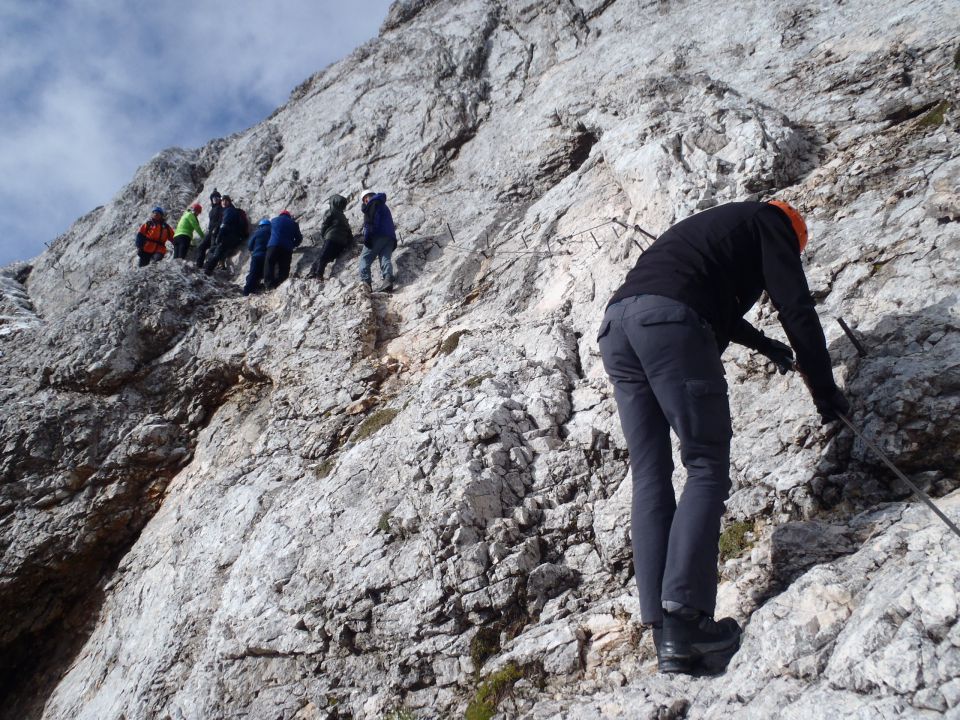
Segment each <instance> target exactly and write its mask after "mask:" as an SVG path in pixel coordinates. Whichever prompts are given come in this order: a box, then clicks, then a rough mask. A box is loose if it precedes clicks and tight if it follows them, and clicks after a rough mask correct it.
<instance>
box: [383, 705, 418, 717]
mask: <svg viewBox="0 0 960 720" xmlns="http://www.w3.org/2000/svg"><path fill="white" fill-rule="evenodd" d="M383 720H417V716H416V715H414V714H413V710H411V709H410V708H405V707H403V706H400V707H395V708H393V709H392V710H391V711H390V712H388V713H387V714H386V715H384V716H383Z"/></svg>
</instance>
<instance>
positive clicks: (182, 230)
mask: <svg viewBox="0 0 960 720" xmlns="http://www.w3.org/2000/svg"><path fill="white" fill-rule="evenodd" d="M201 212H203V208H202V207H200V205H199V204H198V203H194V204H193V205H191V206H190V207H188V208H187V209H186V210H185V211H184V213H183V215H181V216H180V222H178V223H177V229H176V231H174V233H173V257H174V258H177V259H181V260H186V259H187V251H188V250H189V249H190V244H191V243H192V242H193V236H194V233H196V234H197V235H199V236H200V239H201V240H203V230H201V229H200V222H199V221H198V220H197V216H198V215H199V214H200V213H201Z"/></svg>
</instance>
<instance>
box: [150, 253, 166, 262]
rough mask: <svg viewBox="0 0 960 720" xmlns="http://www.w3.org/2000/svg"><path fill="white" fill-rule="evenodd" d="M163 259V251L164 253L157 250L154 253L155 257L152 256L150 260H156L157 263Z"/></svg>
mask: <svg viewBox="0 0 960 720" xmlns="http://www.w3.org/2000/svg"><path fill="white" fill-rule="evenodd" d="M161 260H163V253H162V252H155V253H154V254H153V257H152V258H150V261H151V262H155V263H158V262H160V261H161Z"/></svg>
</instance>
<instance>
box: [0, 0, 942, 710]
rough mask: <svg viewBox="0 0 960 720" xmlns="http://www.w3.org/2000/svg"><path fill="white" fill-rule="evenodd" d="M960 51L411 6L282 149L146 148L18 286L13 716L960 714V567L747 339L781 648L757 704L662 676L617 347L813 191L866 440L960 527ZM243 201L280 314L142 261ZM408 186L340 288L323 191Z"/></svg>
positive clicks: (929, 44)
mask: <svg viewBox="0 0 960 720" xmlns="http://www.w3.org/2000/svg"><path fill="white" fill-rule="evenodd" d="M931 18H936V21H932V20H931ZM958 22H960V7H958V6H957V5H956V4H955V3H947V2H935V1H934V0H907V1H906V2H903V3H900V4H898V5H897V7H896V8H891V7H889V6H884V5H882V4H879V3H871V2H867V1H866V0H857V1H854V2H846V3H841V4H831V3H814V4H807V5H803V6H800V5H797V6H791V7H787V6H783V5H780V4H770V3H759V2H747V3H738V4H736V6H735V7H732V6H731V7H722V8H721V7H718V6H717V5H716V4H715V3H706V2H701V1H699V0H693V1H691V2H688V3H681V4H675V3H667V2H656V3H646V4H643V3H641V4H637V3H624V2H610V1H609V0H562V1H561V2H551V3H548V2H542V1H541V0H524V1H523V2H510V3H507V2H495V1H494V0H467V1H465V2H452V1H448V0H406V1H402V2H397V3H395V4H394V6H393V7H392V8H391V11H390V13H389V15H388V17H387V20H386V21H385V22H384V25H383V27H382V29H381V33H380V36H379V37H378V38H377V39H375V40H373V41H371V42H369V43H367V44H366V45H364V46H362V47H361V48H359V49H357V50H356V51H355V52H354V53H353V54H352V55H351V56H350V57H348V58H346V59H345V60H343V61H342V62H340V63H337V64H335V65H333V66H331V67H329V68H327V69H325V70H323V71H321V72H319V73H317V74H316V75H314V76H312V77H311V78H309V79H307V80H306V81H305V82H304V83H303V84H301V85H300V86H299V87H298V88H296V89H295V90H294V91H293V93H292V95H291V97H290V100H289V101H288V103H287V104H286V105H284V106H283V107H281V108H279V109H278V110H277V111H276V112H275V113H274V114H273V115H271V116H270V117H269V118H268V119H266V120H264V121H263V122H262V123H261V124H259V125H257V126H255V127H253V128H250V129H249V130H247V131H246V132H243V133H239V134H237V135H235V136H232V137H230V138H226V139H222V140H215V141H212V142H211V143H209V144H208V145H207V146H206V147H204V148H202V149H199V150H190V151H185V150H168V151H164V152H163V153H160V154H159V155H158V156H156V157H155V158H153V159H152V160H150V161H149V162H148V163H147V164H146V165H144V167H143V168H141V170H140V171H139V172H138V173H137V175H136V176H135V177H134V179H133V180H132V181H131V183H130V185H128V186H127V187H126V188H125V189H124V190H122V191H121V192H120V193H119V194H118V196H117V197H116V198H115V199H114V200H113V201H112V202H111V203H110V204H109V205H107V206H105V207H102V208H97V209H96V210H93V211H92V212H91V213H89V214H88V215H86V216H85V217H83V218H80V219H79V220H78V221H77V222H76V223H75V224H74V226H73V227H72V228H71V229H70V230H69V231H68V232H67V233H66V234H65V235H64V236H62V237H60V238H58V239H57V240H56V241H55V242H53V243H52V244H51V247H50V249H49V250H48V251H47V252H45V253H44V254H43V255H41V256H40V257H38V258H36V259H35V260H34V261H33V262H32V263H31V264H29V265H25V264H19V265H14V266H10V267H7V268H4V269H2V271H0V380H2V381H0V394H2V402H3V413H2V414H0V443H2V447H3V454H2V457H0V549H2V551H3V552H2V554H0V558H2V559H0V618H2V620H0V667H2V670H3V672H2V673H0V678H2V679H0V687H2V689H3V692H4V695H5V698H6V700H7V701H6V702H5V703H3V708H2V709H0V717H10V718H21V717H43V718H50V719H51V720H52V719H55V718H57V719H59V718H89V719H91V720H93V719H94V718H95V719H97V720H100V719H104V718H108V719H112V718H182V719H184V720H186V719H192V718H233V717H252V718H260V717H270V718H287V719H294V718H296V719H300V720H305V719H308V718H326V719H330V720H333V719H334V718H384V717H392V718H400V717H411V716H412V717H423V718H432V717H454V716H458V715H462V714H463V712H464V711H465V709H466V708H467V707H468V705H469V704H470V703H473V707H474V709H475V711H476V710H478V709H479V711H482V712H486V713H487V714H492V713H493V712H495V711H496V712H499V713H500V716H501V717H523V718H537V719H538V720H539V719H540V718H590V717H596V718H601V717H602V718H607V717H624V718H627V717H629V718H646V717H649V718H657V719H658V720H659V719H662V718H678V717H702V718H723V717H733V716H736V717H757V718H760V717H773V716H783V717H797V718H801V717H802V718H811V717H812V718H836V717H851V718H852V717H868V716H869V717H902V716H911V717H926V716H930V717H934V716H937V717H939V716H941V715H942V714H944V713H949V712H956V710H955V708H956V707H957V705H958V704H960V679H958V676H960V659H958V656H957V648H958V647H960V641H958V632H960V631H958V627H960V625H958V623H957V613H958V608H957V601H956V597H957V591H958V586H957V582H958V580H957V578H958V576H960V574H958V570H960V568H958V563H960V554H958V552H960V538H957V537H956V536H953V535H952V534H950V533H949V531H947V530H946V528H945V527H943V526H942V525H940V524H939V522H938V521H937V520H936V518H935V517H933V516H932V514H931V513H930V512H929V511H928V510H927V509H925V508H924V507H922V506H919V505H915V504H913V503H911V502H909V497H910V493H909V490H908V489H907V488H904V487H902V486H901V485H900V483H899V481H897V480H896V479H894V478H893V477H892V476H891V475H890V474H889V473H888V471H887V470H886V469H885V468H884V466H883V465H882V464H881V463H880V462H879V461H878V460H877V459H876V458H875V457H874V456H873V455H872V453H871V451H870V450H869V449H868V448H867V447H865V446H864V445H863V444H862V443H861V442H860V441H859V440H857V439H855V438H854V437H853V436H852V435H851V434H850V433H849V431H846V430H843V431H841V430H840V429H839V428H833V427H830V428H823V427H821V426H820V424H819V421H818V418H817V416H816V413H815V412H814V408H813V405H812V403H811V401H810V399H809V397H808V395H807V393H806V390H805V389H804V388H803V385H802V382H801V381H800V379H799V378H797V377H795V376H786V377H783V376H779V375H775V374H772V373H771V372H770V371H769V369H768V368H766V367H765V365H764V363H763V359H762V358H758V357H757V356H755V355H753V354H751V353H750V352H749V351H746V350H744V349H743V348H736V347H732V348H730V349H729V350H728V351H727V352H726V353H725V356H724V359H725V363H726V368H727V375H728V380H729V384H730V388H731V390H730V398H731V406H732V408H733V410H734V425H735V438H734V445H733V453H732V463H733V468H732V479H733V491H732V493H731V497H730V499H729V501H728V503H727V506H728V513H727V515H726V519H725V523H726V530H725V533H726V536H727V538H732V537H736V538H737V539H738V542H737V543H733V545H738V548H737V549H735V550H734V551H731V553H730V557H724V559H723V560H722V562H721V566H720V567H719V568H718V572H719V573H720V577H721V580H722V582H721V585H720V593H719V605H720V608H719V612H720V613H721V614H727V615H733V616H734V617H736V618H737V619H739V620H740V621H741V622H743V623H745V624H746V635H745V640H744V644H743V647H742V649H741V650H740V651H739V653H738V654H737V656H736V657H735V659H734V661H733V664H732V665H731V667H730V669H729V670H728V672H727V673H726V675H724V676H722V677H719V678H688V677H662V676H658V675H657V674H656V672H655V660H654V658H653V650H652V645H651V640H650V638H649V633H648V632H647V631H646V630H645V629H644V628H643V627H642V626H641V624H640V619H639V614H638V607H637V601H636V591H635V587H634V584H633V576H632V567H631V555H630V546H629V513H630V495H631V492H630V490H631V488H630V477H629V472H628V463H627V454H626V444H625V442H624V439H623V435H622V432H621V430H620V427H619V422H618V419H617V414H616V407H615V405H614V402H613V398H612V392H611V388H610V386H609V384H608V382H607V379H606V377H605V375H604V372H603V368H602V365H601V363H600V358H599V354H598V351H597V346H596V341H595V337H596V330H597V325H598V322H599V319H600V317H601V315H602V312H603V308H604V306H605V304H606V302H607V300H608V299H609V297H610V295H611V294H612V292H613V290H614V289H615V288H616V287H617V286H618V285H619V284H620V282H621V281H622V278H623V276H624V275H625V273H626V271H627V270H628V269H629V268H630V267H631V266H632V264H633V263H634V262H635V261H636V259H637V257H638V256H639V254H640V252H642V250H643V248H645V247H646V246H647V245H648V244H649V242H650V239H649V237H647V236H646V235H645V234H644V232H643V231H647V232H649V233H652V234H654V235H656V234H657V233H659V232H662V231H663V230H665V229H666V228H667V227H669V225H670V224H671V223H673V222H675V221H676V220H679V219H681V218H683V217H686V216H688V215H690V214H692V213H693V212H696V211H697V210H700V209H703V208H707V207H710V206H712V205H714V204H717V203H720V202H727V201H731V200H743V199H762V198H769V197H772V196H774V195H776V196H777V197H780V198H783V199H786V200H788V201H790V202H792V203H794V204H795V205H797V206H798V207H799V208H800V209H801V210H802V211H803V212H804V214H805V215H806V217H807V219H808V224H809V226H810V230H811V236H812V237H811V241H810V245H809V247H808V250H807V252H806V255H805V258H806V259H805V267H806V269H807V273H808V278H809V280H810V285H811V290H812V292H813V294H814V296H815V298H816V299H817V301H818V311H819V312H820V316H821V318H822V321H823V325H824V329H825V332H826V336H827V340H828V344H829V346H830V351H831V355H832V357H833V359H834V372H835V375H836V377H837V379H838V382H839V383H840V384H841V386H842V387H844V388H845V390H846V392H847V393H848V395H849V396H850V397H851V398H852V400H853V411H852V414H853V418H854V421H855V422H856V423H857V425H858V426H859V427H861V428H862V429H863V431H864V432H865V433H866V434H867V435H868V436H870V437H872V438H875V439H876V440H877V442H878V443H879V444H880V445H881V446H882V447H883V449H884V451H885V452H887V453H888V454H889V455H890V456H891V457H892V458H893V460H894V461H895V462H896V463H897V464H898V465H899V466H900V467H901V468H902V469H903V470H904V471H905V472H906V473H907V474H908V475H910V476H911V478H912V479H913V480H914V481H915V482H916V483H917V484H919V485H921V486H922V487H924V488H925V489H926V490H927V491H928V492H930V493H931V494H932V495H934V496H936V497H938V498H943V499H941V500H938V502H939V503H940V504H941V507H942V508H943V510H944V512H946V513H947V514H948V515H950V516H951V517H953V518H955V519H960V508H958V506H957V502H958V500H957V497H958V496H957V495H956V494H952V493H953V491H954V490H955V489H956V488H957V487H958V486H960V467H958V464H957V457H958V453H957V448H958V443H957V438H958V437H960V419H958V418H960V371H958V368H960V319H958V295H957V293H958V290H957V288H958V287H960V283H958V280H960V277H958V276H960V270H958V267H960V262H958V260H960V258H958V256H960V242H958V240H960V230H958V228H960V225H958V222H957V221H958V218H960V199H958V197H960V196H958V191H957V188H958V179H960V157H958V151H957V148H958V147H960V143H958V133H957V128H956V115H955V112H956V111H955V108H956V107H957V102H958V97H957V87H958V83H957V78H958V75H960V67H958V60H957V57H956V47H955V45H956V38H955V37H954V35H953V34H952V33H951V29H952V28H955V27H957V24H958ZM214 187H216V188H218V189H219V190H220V191H221V192H225V193H229V194H230V195H231V196H232V197H233V198H234V199H235V201H236V203H237V204H238V205H239V206H240V207H242V208H244V209H245V210H246V211H247V213H248V215H249V217H250V219H251V220H253V221H254V222H255V221H256V220H257V219H258V218H259V217H263V216H272V215H275V214H276V213H277V212H278V211H279V210H280V209H282V208H284V207H286V208H288V209H290V210H291V212H293V214H294V215H295V216H297V217H298V219H299V221H300V223H301V227H302V229H303V232H304V236H305V237H306V238H307V242H306V243H305V245H306V247H304V248H303V249H302V250H298V251H297V254H296V255H295V256H294V265H293V275H292V277H291V279H290V280H289V281H288V282H287V283H286V284H284V285H282V286H281V287H280V288H279V289H277V290H276V291H274V292H272V293H270V294H265V295H254V296H251V297H248V298H244V297H242V296H241V295H240V292H239V286H240V283H242V277H243V274H244V272H245V266H246V260H247V256H246V253H241V254H239V255H238V256H237V257H236V258H233V259H232V260H231V261H229V262H228V264H227V267H226V268H224V269H222V270H218V272H217V274H216V275H215V276H214V277H212V278H208V277H206V276H205V275H203V274H201V273H199V272H197V271H196V268H195V267H193V266H192V265H190V264H185V263H182V262H180V261H176V260H173V259H172V258H168V259H166V260H164V261H163V262H161V263H159V264H156V265H152V266H149V267H147V268H145V269H138V268H136V267H134V265H135V262H134V246H133V238H134V234H135V232H136V228H137V227H138V226H139V224H140V223H141V222H143V220H144V218H145V217H146V215H147V213H148V212H149V210H150V208H151V207H153V206H154V205H156V204H158V203H159V204H162V205H164V206H166V207H167V208H168V210H169V211H170V213H171V214H172V215H173V214H177V213H178V212H179V210H180V209H181V208H182V207H185V206H186V205H187V204H189V203H190V202H192V201H194V200H195V199H199V200H200V201H201V202H202V203H203V204H204V205H206V197H207V196H208V195H209V193H210V192H211V191H212V190H213V188H214ZM370 187H372V188H374V189H377V190H381V191H383V192H386V193H387V196H388V203H389V204H390V207H391V209H392V211H393V215H394V217H395V219H396V220H397V224H398V227H399V229H400V234H401V239H402V242H401V244H400V247H399V248H398V249H397V252H396V253H395V255H394V262H395V267H396V278H397V288H396V291H395V292H394V293H393V294H392V295H385V294H379V293H374V294H369V293H367V292H365V291H364V290H363V289H362V288H361V287H360V286H359V285H358V283H357V277H356V260H357V254H358V251H359V247H358V246H355V247H352V248H350V249H348V251H347V252H346V253H345V255H344V256H343V257H342V258H341V259H339V260H338V261H337V262H336V263H335V264H334V265H333V266H332V268H330V269H328V277H327V278H326V279H325V280H323V281H322V282H321V281H319V280H317V279H314V278H309V277H307V276H308V274H309V270H310V267H311V264H312V261H313V260H315V259H316V257H317V255H318V252H319V249H318V244H319V242H320V241H319V239H318V238H317V232H318V230H319V226H320V222H321V219H322V216H323V212H324V210H325V209H326V203H325V200H326V198H327V197H329V196H330V195H332V194H334V193H339V194H342V195H344V196H346V197H348V198H349V199H350V201H351V203H352V204H351V205H350V207H349V208H348V216H349V218H350V221H351V223H352V224H353V225H354V228H355V229H356V228H358V227H359V224H360V221H361V218H360V214H359V208H358V202H359V193H360V190H361V188H370ZM201 221H202V222H203V223H204V224H205V222H206V218H205V217H201ZM641 229H642V230H641ZM375 281H376V278H375ZM838 317H842V318H844V319H845V320H846V321H847V323H848V324H850V325H851V326H853V327H854V328H855V331H856V333H857V336H858V338H859V339H860V341H861V342H862V344H863V345H864V346H865V348H866V350H867V355H866V356H865V357H861V356H860V355H859V354H858V353H857V351H856V349H855V347H854V346H853V345H852V344H851V342H850V341H849V340H848V339H847V338H846V336H845V335H844V334H843V332H842V331H841V329H840V327H839V326H838V324H837V323H836V322H835V319H836V318H838ZM748 319H749V320H750V321H751V322H753V323H755V324H756V325H757V326H758V327H761V328H762V329H764V330H765V331H766V332H767V334H769V335H772V336H774V337H780V338H782V337H783V335H782V331H780V330H779V325H778V323H777V318H776V311H775V309H774V308H773V307H772V306H771V305H770V304H769V302H767V301H764V302H761V303H759V304H758V306H757V307H756V308H755V309H754V310H753V311H752V312H751V314H750V315H749V316H748ZM676 465H677V467H678V468H679V469H678V471H677V472H676V474H675V483H676V486H677V489H678V491H680V490H682V485H683V479H684V473H683V470H682V465H681V464H680V462H679V457H678V458H676ZM706 541H711V542H712V540H711V539H707V540H706ZM731 546H732V545H731ZM493 687H497V688H500V689H499V691H498V692H491V688H493ZM484 703H487V704H486V705H484ZM481 706H482V707H481ZM495 706H496V707H495Z"/></svg>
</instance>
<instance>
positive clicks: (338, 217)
mask: <svg viewBox="0 0 960 720" xmlns="http://www.w3.org/2000/svg"><path fill="white" fill-rule="evenodd" d="M327 205H328V207H327V210H326V212H325V213H324V214H323V221H322V222H321V224H320V235H321V237H323V248H322V249H321V250H320V257H319V258H317V260H316V262H315V263H314V264H313V267H312V268H310V275H311V277H316V278H319V279H320V280H323V273H324V271H325V270H326V269H327V265H328V264H329V263H331V262H333V261H334V260H336V259H337V256H338V255H340V253H342V252H343V251H344V250H345V249H346V248H347V247H348V246H349V245H350V243H352V242H353V231H352V230H351V229H350V221H349V220H347V216H346V215H345V214H344V212H343V211H344V209H345V208H346V207H347V199H346V198H345V197H343V196H342V195H332V196H331V197H330V198H329V199H328V200H327Z"/></svg>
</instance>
